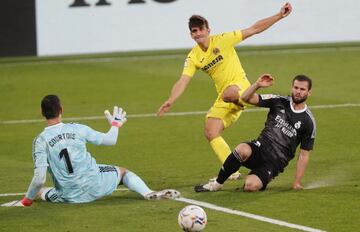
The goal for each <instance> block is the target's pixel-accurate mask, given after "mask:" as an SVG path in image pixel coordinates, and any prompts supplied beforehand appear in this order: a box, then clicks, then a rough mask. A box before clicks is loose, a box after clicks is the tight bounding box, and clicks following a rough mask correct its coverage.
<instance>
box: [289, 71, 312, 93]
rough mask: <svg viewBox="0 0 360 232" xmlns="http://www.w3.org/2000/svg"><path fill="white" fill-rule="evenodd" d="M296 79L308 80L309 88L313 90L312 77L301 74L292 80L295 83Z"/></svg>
mask: <svg viewBox="0 0 360 232" xmlns="http://www.w3.org/2000/svg"><path fill="white" fill-rule="evenodd" d="M295 81H306V82H307V83H308V90H311V87H312V80H311V79H310V77H308V76H305V75H302V74H300V75H297V76H295V77H294V79H293V82H292V84H293V85H294V82H295Z"/></svg>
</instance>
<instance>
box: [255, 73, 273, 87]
mask: <svg viewBox="0 0 360 232" xmlns="http://www.w3.org/2000/svg"><path fill="white" fill-rule="evenodd" d="M256 84H257V85H258V86H259V87H261V88H264V87H265V88H266V87H269V86H272V85H273V84H274V77H273V76H271V74H263V75H261V76H260V77H259V79H257V81H256Z"/></svg>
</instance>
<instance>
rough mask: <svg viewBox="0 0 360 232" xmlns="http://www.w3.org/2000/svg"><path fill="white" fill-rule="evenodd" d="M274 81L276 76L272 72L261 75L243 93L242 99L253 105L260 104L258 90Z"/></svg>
mask: <svg viewBox="0 0 360 232" xmlns="http://www.w3.org/2000/svg"><path fill="white" fill-rule="evenodd" d="M273 83H274V78H273V77H272V76H271V75H270V74H263V75H261V76H260V77H259V78H258V79H257V81H256V82H255V83H254V84H252V85H251V86H250V87H249V88H247V89H246V90H245V92H244V93H243V94H242V95H241V98H240V99H241V101H243V102H246V103H249V104H251V105H258V104H259V94H257V93H256V91H257V90H258V89H260V88H266V87H269V86H271V85H272V84H273Z"/></svg>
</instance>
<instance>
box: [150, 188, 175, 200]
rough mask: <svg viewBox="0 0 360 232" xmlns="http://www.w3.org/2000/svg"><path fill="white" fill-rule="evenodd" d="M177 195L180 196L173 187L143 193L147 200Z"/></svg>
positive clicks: (171, 197)
mask: <svg viewBox="0 0 360 232" xmlns="http://www.w3.org/2000/svg"><path fill="white" fill-rule="evenodd" d="M178 197H180V192H179V191H177V190H175V189H164V190H161V191H157V192H151V193H148V194H146V195H145V199H147V200H161V199H175V198H178Z"/></svg>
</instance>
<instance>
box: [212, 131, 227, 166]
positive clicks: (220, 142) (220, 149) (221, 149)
mask: <svg viewBox="0 0 360 232" xmlns="http://www.w3.org/2000/svg"><path fill="white" fill-rule="evenodd" d="M210 146H211V147H212V149H213V150H214V152H215V154H216V155H217V157H218V158H219V160H220V162H221V163H222V164H223V163H224V162H225V160H226V158H227V157H228V155H229V154H230V153H231V150H230V147H229V145H228V144H227V143H226V142H225V140H224V139H223V138H222V137H221V136H219V137H216V138H215V139H213V140H211V141H210Z"/></svg>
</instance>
